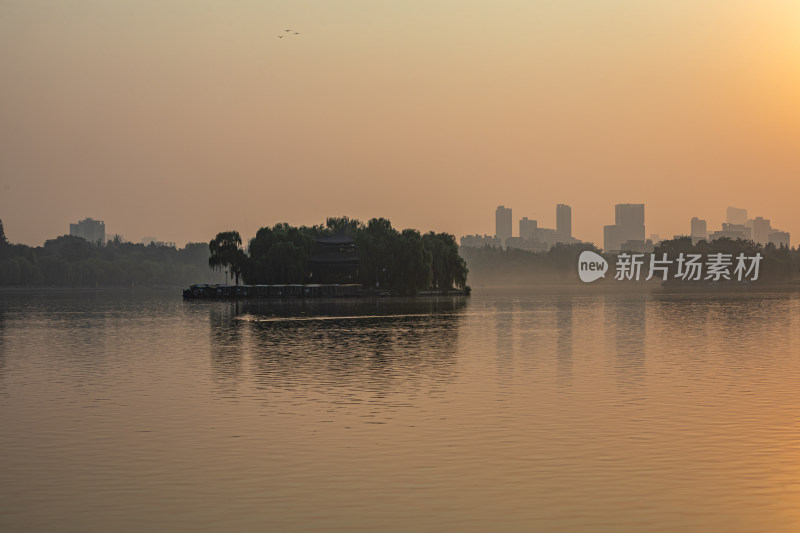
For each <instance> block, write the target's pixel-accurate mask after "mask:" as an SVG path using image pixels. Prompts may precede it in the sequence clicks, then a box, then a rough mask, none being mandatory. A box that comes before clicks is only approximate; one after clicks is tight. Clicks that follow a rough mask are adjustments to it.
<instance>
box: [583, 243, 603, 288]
mask: <svg viewBox="0 0 800 533" xmlns="http://www.w3.org/2000/svg"><path fill="white" fill-rule="evenodd" d="M607 271H608V261H606V260H605V259H603V257H602V256H601V255H598V254H596V253H594V252H592V251H589V250H586V251H584V252H581V255H580V257H578V275H579V276H580V278H581V281H584V282H586V283H590V282H592V281H594V280H596V279H600V278H604V277H606V272H607Z"/></svg>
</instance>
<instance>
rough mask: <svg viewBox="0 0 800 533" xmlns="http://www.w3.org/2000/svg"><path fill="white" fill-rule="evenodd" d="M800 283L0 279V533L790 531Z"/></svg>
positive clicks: (799, 381) (794, 517)
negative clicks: (164, 283)
mask: <svg viewBox="0 0 800 533" xmlns="http://www.w3.org/2000/svg"><path fill="white" fill-rule="evenodd" d="M799 386H800V298H799V297H798V294H797V293H777V292H776V293H759V294H753V293H749V294H716V293H710V294H703V295H691V294H677V295H676V294H672V295H670V294H661V293H630V294H604V293H598V292H594V291H590V292H578V291H573V292H570V293H559V292H558V291H552V290H551V291H547V292H538V293H537V292H533V291H520V290H513V291H512V290H505V291H504V290H488V289H487V290H480V289H478V290H476V291H475V292H474V294H473V295H472V296H471V297H469V298H455V299H452V298H446V299H421V300H418V301H413V300H411V301H409V300H391V299H386V300H380V301H377V302H375V301H372V302H364V301H362V302H358V301H349V302H345V301H342V302H324V303H317V304H310V303H305V304H303V303H297V302H295V303H293V304H292V303H285V302H284V303H283V304H281V303H266V302H262V303H258V304H256V303H252V302H239V303H232V302H199V301H194V302H184V301H182V300H181V298H180V295H179V292H178V291H173V292H150V293H149V292H125V291H119V292H117V291H107V292H106V291H100V292H94V291H89V292H79V291H63V292H35V293H0V477H1V478H2V483H0V531H34V532H39V531H41V532H61V531H65V532H66V531H70V532H71V531H98V532H100V531H103V532H105V531H122V532H124V531H192V532H197V531H348V532H349V531H432V532H433V531H537V530H538V531H593V532H594V531H615V532H616V531H632V532H633V531H635V532H643V531H704V532H705V531H733V532H738V531H742V532H744V531H772V532H780V531H787V532H788V531H798V530H800V387H799Z"/></svg>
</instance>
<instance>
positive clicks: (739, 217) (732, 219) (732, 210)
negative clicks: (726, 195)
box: [725, 207, 747, 224]
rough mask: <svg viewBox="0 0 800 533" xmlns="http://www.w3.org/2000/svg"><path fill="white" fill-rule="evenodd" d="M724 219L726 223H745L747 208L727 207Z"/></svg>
mask: <svg viewBox="0 0 800 533" xmlns="http://www.w3.org/2000/svg"><path fill="white" fill-rule="evenodd" d="M726 215H727V216H726V217H725V218H726V220H725V222H727V223H728V224H746V223H747V209H739V208H738V207H729V208H728V211H727V213H726Z"/></svg>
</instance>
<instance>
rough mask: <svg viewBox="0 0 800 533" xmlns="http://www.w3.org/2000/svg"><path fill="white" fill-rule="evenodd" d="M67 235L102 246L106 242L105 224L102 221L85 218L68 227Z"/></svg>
mask: <svg viewBox="0 0 800 533" xmlns="http://www.w3.org/2000/svg"><path fill="white" fill-rule="evenodd" d="M69 234H70V235H73V236H75V237H81V238H83V239H86V240H87V241H89V242H93V243H98V244H103V243H104V242H105V241H106V224H105V222H103V221H102V220H94V219H91V218H85V219H83V220H81V221H79V222H78V223H77V224H70V225H69Z"/></svg>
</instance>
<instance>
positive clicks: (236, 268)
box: [208, 231, 247, 285]
mask: <svg viewBox="0 0 800 533" xmlns="http://www.w3.org/2000/svg"><path fill="white" fill-rule="evenodd" d="M208 248H209V250H211V257H209V258H208V266H209V267H211V268H212V269H215V270H223V269H225V268H227V269H228V271H230V273H231V276H233V277H234V278H235V279H236V285H238V284H239V275H241V273H242V270H243V269H244V266H245V262H246V261H247V256H246V255H245V253H244V250H242V237H241V236H240V235H239V232H238V231H223V232H222V233H217V236H216V237H214V238H213V239H212V240H211V242H209V243H208Z"/></svg>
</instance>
